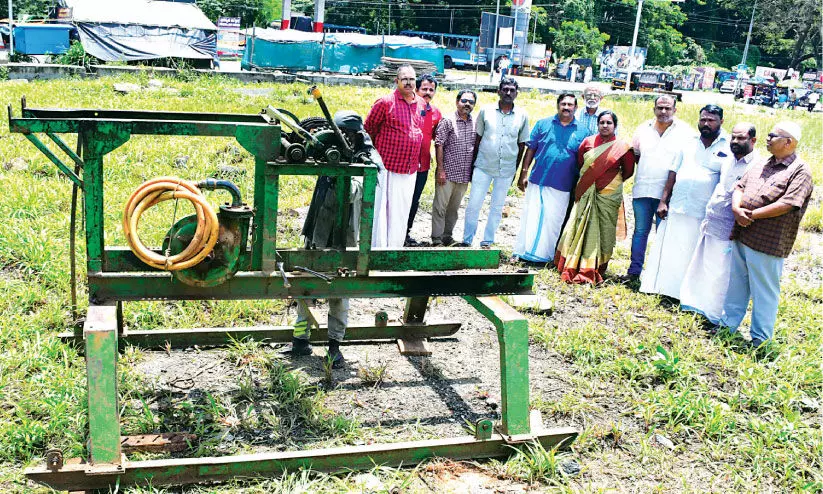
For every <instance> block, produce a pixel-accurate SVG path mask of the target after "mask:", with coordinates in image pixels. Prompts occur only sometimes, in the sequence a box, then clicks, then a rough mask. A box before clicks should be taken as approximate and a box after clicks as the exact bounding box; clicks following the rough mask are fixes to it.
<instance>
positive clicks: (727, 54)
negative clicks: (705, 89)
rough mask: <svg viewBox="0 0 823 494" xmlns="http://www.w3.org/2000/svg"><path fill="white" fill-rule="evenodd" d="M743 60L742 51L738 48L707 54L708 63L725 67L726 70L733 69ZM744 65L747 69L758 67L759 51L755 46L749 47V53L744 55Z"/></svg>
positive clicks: (713, 51) (712, 51)
mask: <svg viewBox="0 0 823 494" xmlns="http://www.w3.org/2000/svg"><path fill="white" fill-rule="evenodd" d="M742 59H743V50H741V49H738V48H724V49H723V50H714V49H713V50H711V51H709V53H708V60H709V62H712V63H715V64H717V65H719V66H721V67H727V69H726V70H729V69H731V68H734V67H735V66H737V64H739V63H740V61H741V60H742ZM746 65H748V66H749V67H756V66H757V65H760V49H759V48H758V47H756V46H750V47H749V53H748V54H747V55H746Z"/></svg>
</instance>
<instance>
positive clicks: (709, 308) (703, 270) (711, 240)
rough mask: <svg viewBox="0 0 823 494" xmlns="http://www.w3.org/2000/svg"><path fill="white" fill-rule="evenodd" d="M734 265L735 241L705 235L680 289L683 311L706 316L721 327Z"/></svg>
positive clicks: (696, 249)
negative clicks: (732, 263)
mask: <svg viewBox="0 0 823 494" xmlns="http://www.w3.org/2000/svg"><path fill="white" fill-rule="evenodd" d="M731 262H732V241H731V240H721V239H719V238H715V237H712V236H710V235H706V234H705V233H702V234H701V235H700V239H699V240H698V242H697V247H696V248H695V249H694V255H693V256H692V260H691V262H690V263H689V267H688V268H687V269H686V275H685V277H684V278H683V284H682V285H681V286H680V308H682V309H683V310H688V311H692V312H698V313H700V314H703V315H704V316H706V319H708V320H709V321H710V322H711V323H712V324H718V323H719V322H720V316H722V315H723V301H724V300H726V291H727V289H728V287H729V269H730V268H731Z"/></svg>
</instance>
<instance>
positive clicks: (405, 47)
mask: <svg viewBox="0 0 823 494" xmlns="http://www.w3.org/2000/svg"><path fill="white" fill-rule="evenodd" d="M246 35H247V39H246V49H245V51H244V52H243V61H242V63H241V66H242V67H243V68H244V69H251V68H272V69H283V70H291V71H298V70H324V71H327V72H339V73H344V74H357V73H363V72H370V71H372V70H374V69H375V68H376V67H378V66H379V65H381V63H380V57H383V56H386V57H394V58H408V59H413V60H425V61H429V62H431V63H433V64H434V66H435V67H436V68H437V71H438V72H441V73H442V72H443V51H444V49H443V47H440V46H438V45H437V44H436V43H435V42H433V41H429V40H425V39H422V38H412V37H408V36H371V35H368V34H358V33H325V34H324V33H307V32H303V31H295V30H292V29H287V30H283V31H280V30H275V29H256V30H254V39H253V40H252V30H246ZM321 59H322V66H321Z"/></svg>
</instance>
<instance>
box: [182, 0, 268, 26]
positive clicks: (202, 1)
mask: <svg viewBox="0 0 823 494" xmlns="http://www.w3.org/2000/svg"><path fill="white" fill-rule="evenodd" d="M197 6H198V7H200V10H202V11H203V13H204V14H206V17H208V18H209V19H210V20H211V21H212V22H217V18H218V17H239V18H240V22H241V25H242V26H243V27H250V26H267V25H268V24H269V23H270V22H271V21H273V20H275V19H279V18H280V14H281V12H282V2H280V1H278V0H198V1H197Z"/></svg>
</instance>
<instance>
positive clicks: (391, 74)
mask: <svg viewBox="0 0 823 494" xmlns="http://www.w3.org/2000/svg"><path fill="white" fill-rule="evenodd" d="M380 62H382V63H383V65H380V66H379V67H377V68H376V69H374V71H373V72H372V73H373V74H374V77H376V78H377V79H382V80H384V81H392V80H394V78H395V76H396V75H397V68H398V67H400V66H401V65H411V66H412V68H414V71H415V73H417V74H418V75H419V74H434V73H436V72H437V67H435V66H434V64H433V63H432V62H427V61H425V60H412V59H409V58H392V57H380Z"/></svg>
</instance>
